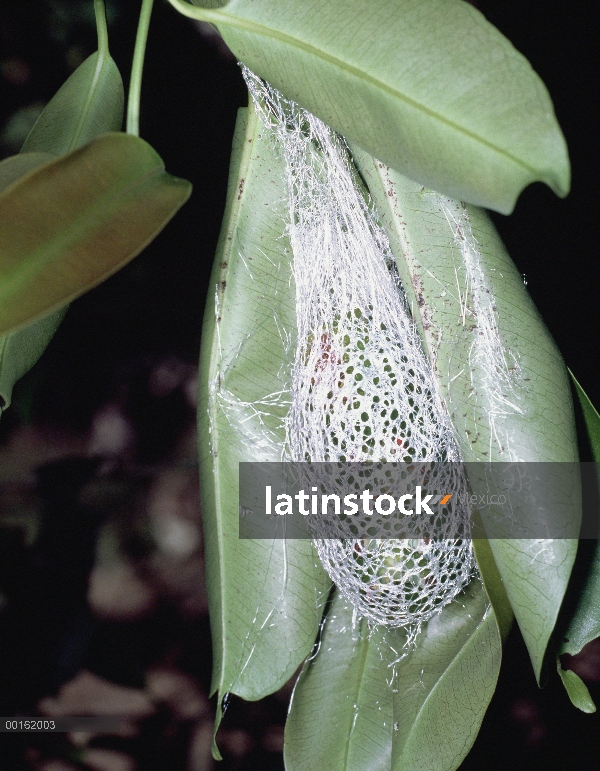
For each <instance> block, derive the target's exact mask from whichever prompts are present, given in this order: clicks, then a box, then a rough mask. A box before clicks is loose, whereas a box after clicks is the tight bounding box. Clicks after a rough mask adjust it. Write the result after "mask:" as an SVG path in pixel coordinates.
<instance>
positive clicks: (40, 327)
mask: <svg viewBox="0 0 600 771" xmlns="http://www.w3.org/2000/svg"><path fill="white" fill-rule="evenodd" d="M51 158H52V156H51V155H49V154H48V153H23V154H21V155H13V156H11V157H10V158H6V159H5V160H3V161H2V163H0V194H1V193H2V192H3V191H4V190H5V189H6V188H8V187H10V185H12V184H13V183H14V182H16V181H17V180H18V179H20V178H21V177H24V176H25V175H26V174H28V173H29V172H30V171H33V170H34V169H35V168H37V167H38V166H40V165H41V164H42V163H46V162H47V161H48V160H50V159H51ZM63 316H64V310H63V309H61V310H58V311H55V312H54V313H52V314H50V315H49V316H46V318H44V319H41V320H40V321H38V322H36V323H34V324H31V325H30V326H28V327H25V329H21V330H20V331H18V332H15V333H13V334H10V335H3V336H0V413H2V412H3V411H4V410H5V409H7V407H8V406H9V405H10V400H11V396H12V389H13V386H14V384H15V383H16V382H17V380H18V379H19V378H20V377H22V376H23V375H24V374H25V373H26V372H27V371H28V370H29V369H30V368H31V367H32V366H33V365H34V364H35V362H36V361H37V360H38V359H39V357H40V356H41V355H42V353H43V351H44V349H45V347H46V346H47V345H48V342H49V341H50V340H51V339H52V336H53V335H54V333H55V332H56V329H57V327H58V325H59V324H60V322H61V319H62V317H63Z"/></svg>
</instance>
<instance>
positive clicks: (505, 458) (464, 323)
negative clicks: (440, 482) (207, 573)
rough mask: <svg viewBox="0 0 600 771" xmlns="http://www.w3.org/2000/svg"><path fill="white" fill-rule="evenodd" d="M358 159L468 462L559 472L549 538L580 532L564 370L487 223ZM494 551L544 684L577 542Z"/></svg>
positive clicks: (500, 543)
mask: <svg viewBox="0 0 600 771" xmlns="http://www.w3.org/2000/svg"><path fill="white" fill-rule="evenodd" d="M353 153H354V157H355V161H356V162H357V164H358V168H359V169H360V171H361V173H362V175H363V177H364V178H365V180H366V182H367V185H368V187H369V190H370V192H371V195H372V196H373V199H374V202H375V205H376V207H377V209H378V211H379V214H380V216H381V219H382V222H383V223H384V225H385V226H386V227H387V229H388V230H389V233H390V245H391V248H392V251H393V252H394V255H395V257H396V264H397V266H398V271H399V273H400V277H401V279H402V282H403V285H404V287H405V290H406V292H407V297H408V301H409V304H410V306H411V308H412V310H413V315H414V316H415V318H416V321H417V326H418V328H419V330H420V333H421V335H422V339H423V342H424V346H425V348H426V350H427V352H428V354H429V357H430V360H431V361H432V364H433V367H434V373H435V375H436V377H437V379H438V383H439V387H440V390H441V394H442V397H443V399H444V401H445V404H446V406H447V408H448V411H449V414H450V418H451V420H452V422H453V425H454V428H455V431H456V437H457V439H458V442H459V444H460V447H461V451H462V454H463V457H464V459H465V461H472V462H487V461H492V462H513V461H521V462H536V461H544V462H561V464H560V466H559V465H557V472H556V478H554V479H553V480H552V482H553V485H554V486H553V488H552V490H551V491H550V492H551V493H552V495H553V496H554V498H553V499H552V503H551V506H550V505H549V506H548V507H547V512H549V513H548V517H549V519H548V526H549V528H550V530H551V531H552V532H554V533H557V532H560V530H559V526H560V524H561V519H560V518H561V517H563V516H565V512H566V513H567V514H568V516H569V517H571V518H573V519H576V521H579V520H580V517H581V491H580V488H579V487H578V485H579V477H578V469H577V466H576V461H577V459H578V456H577V443H576V434H575V426H574V419H573V407H572V402H571V395H570V389H569V383H568V378H567V374H566V369H565V366H564V364H563V362H562V359H561V357H560V354H559V353H558V351H557V349H556V346H555V345H554V342H553V341H552V339H551V337H550V335H549V333H548V331H547V330H546V328H545V326H544V324H543V322H542V321H541V319H540V317H539V315H538V313H537V311H536V309H535V307H534V305H533V303H532V302H531V299H530V298H529V296H528V294H527V292H526V290H525V287H524V286H523V281H522V278H521V276H520V275H519V273H518V272H517V270H516V268H515V267H514V265H513V264H512V262H511V260H510V258H509V257H508V255H507V254H506V251H505V249H504V246H503V244H502V242H501V241H500V238H499V237H498V235H497V233H496V231H495V230H494V227H493V225H492V224H491V222H490V221H489V219H488V217H487V215H486V214H485V212H483V211H482V210H480V209H477V208H475V207H470V206H466V205H464V204H460V203H458V202H456V201H453V200H451V199H448V198H446V197H444V196H441V195H440V194H438V193H433V192H431V191H429V190H426V189H424V188H422V187H421V186H420V185H416V184H415V183H413V182H410V181H409V180H408V179H406V178H405V177H402V176H401V175H400V174H397V173H396V172H393V171H391V170H390V169H388V168H387V167H386V166H385V165H384V164H382V163H380V162H378V161H376V160H375V159H373V158H371V157H370V156H368V155H367V154H366V153H364V152H362V151H361V150H359V149H358V148H353ZM470 481H471V484H472V485H473V484H474V481H477V480H474V479H472V478H471V479H470ZM545 494H546V495H547V494H548V493H547V492H546V493H545ZM554 499H555V500H554ZM552 507H553V508H552ZM520 516H522V522H520V523H519V524H520V525H521V526H522V527H524V528H525V529H526V528H527V522H528V521H529V519H531V518H532V517H531V513H530V512H528V511H527V509H526V508H524V509H523V510H521V512H520ZM489 544H490V547H491V550H492V552H493V555H494V560H495V562H496V564H497V567H498V571H499V573H500V576H501V578H502V582H503V585H504V589H505V590H506V593H507V595H508V598H509V600H510V603H511V605H512V608H513V611H514V613H515V616H516V618H517V621H518V623H519V626H520V628H521V631H522V633H523V637H524V639H525V642H526V644H527V647H528V649H529V653H530V656H531V660H532V663H533V666H534V669H535V672H536V675H537V677H538V678H539V676H540V672H541V668H542V663H543V659H544V655H545V652H546V648H547V645H548V640H549V637H550V634H551V633H552V630H553V628H554V625H555V623H556V618H557V615H558V611H559V608H560V605H561V602H562V599H563V596H564V593H565V589H566V586H567V582H568V580H569V576H570V573H571V568H572V566H573V562H574V559H575V554H576V551H577V541H576V540H574V539H573V538H571V539H567V538H562V539H559V538H554V539H540V538H529V539H525V538H523V539H512V540H507V539H500V538H490V541H489Z"/></svg>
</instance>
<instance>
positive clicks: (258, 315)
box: [198, 110, 330, 720]
mask: <svg viewBox="0 0 600 771" xmlns="http://www.w3.org/2000/svg"><path fill="white" fill-rule="evenodd" d="M263 133H264V132H263ZM285 201H286V186H285V162H284V160H283V158H281V157H279V156H278V155H276V154H275V153H274V149H273V147H272V145H271V144H270V143H269V141H268V140H267V137H265V136H263V134H262V133H261V129H260V124H259V121H258V119H257V117H256V115H255V113H254V112H253V111H250V112H249V113H247V112H246V111H245V110H244V111H240V117H239V119H238V126H237V128H236V134H235V142H234V149H233V156H232V164H231V173H230V179H229V193H228V200H227V206H226V212H225V218H224V221H223V228H222V231H221V237H220V241H219V245H218V249H217V256H216V262H215V269H214V273H213V276H212V279H211V287H212V289H211V291H210V292H209V300H208V303H207V309H206V315H205V320H204V325H203V335H202V352H201V363H200V372H201V374H200V383H201V386H200V394H199V397H200V402H199V409H198V415H199V441H200V450H199V454H200V463H201V483H202V502H203V511H204V526H205V532H206V555H207V571H206V573H207V587H208V595H209V605H210V615H211V628H212V633H213V655H214V670H213V685H212V689H213V691H218V692H219V702H220V701H221V700H222V699H223V697H224V696H225V695H226V694H227V693H228V692H231V693H234V694H237V695H239V696H242V697H243V698H245V699H260V698H262V697H263V696H265V695H267V694H269V693H272V692H273V691H275V690H277V689H278V688H280V687H281V686H282V685H283V684H284V683H285V682H286V681H287V680H288V679H289V678H290V677H291V676H292V674H293V673H294V671H295V670H296V669H297V667H298V666H299V665H300V664H301V663H302V661H303V659H304V658H305V657H306V656H307V654H308V653H309V651H310V649H311V646H312V644H313V642H314V640H315V637H316V635H317V631H318V627H319V623H320V619H321V614H322V612H323V605H324V600H325V598H326V595H327V592H328V590H329V587H330V582H329V579H328V578H327V576H326V574H325V572H324V571H323V569H322V567H321V565H320V563H319V560H318V557H317V555H316V553H315V551H314V547H313V545H312V542H311V541H308V540H304V541H301V540H242V539H240V538H239V503H238V501H239V498H238V464H239V463H240V462H241V461H280V460H282V452H283V442H284V439H285V430H284V426H283V419H284V417H285V415H286V414H287V411H288V408H289V393H288V392H289V388H290V376H291V362H292V361H293V355H294V352H293V349H290V345H291V336H293V332H294V330H295V325H296V316H295V308H296V304H295V292H294V284H293V279H292V275H291V266H290V246H289V242H288V239H287V237H286V235H285V215H286V207H285ZM219 719H220V714H219V715H218V720H219Z"/></svg>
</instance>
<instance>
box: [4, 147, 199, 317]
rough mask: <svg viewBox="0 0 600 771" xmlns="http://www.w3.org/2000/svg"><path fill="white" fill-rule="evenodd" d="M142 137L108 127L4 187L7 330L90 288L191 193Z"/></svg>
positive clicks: (132, 252) (129, 256)
mask: <svg viewBox="0 0 600 771" xmlns="http://www.w3.org/2000/svg"><path fill="white" fill-rule="evenodd" d="M190 190H191V185H190V184H189V182H186V181H185V180H181V179H177V178H175V177H172V176H170V175H169V174H167V173H166V171H165V168H164V165H163V163H162V161H161V159H160V157H159V156H158V155H157V154H156V152H155V151H154V150H153V149H152V148H151V147H150V145H148V144H147V143H146V142H144V141H143V140H141V139H139V138H138V137H133V136H129V135H126V134H104V135H103V136H101V137H98V138H97V139H95V140H93V141H92V142H90V143H89V144H88V145H85V146H84V147H82V148H79V149H77V150H74V151H73V152H71V153H69V154H68V155H65V156H62V157H60V158H57V159H55V160H53V161H50V162H49V163H46V164H44V165H43V166H41V167H39V168H38V169H36V170H34V171H33V172H31V173H30V174H28V175H27V176H26V177H24V178H23V179H21V180H19V181H18V182H16V183H15V184H13V185H12V186H11V187H10V188H8V189H7V190H5V192H4V193H3V194H2V195H1V196H0V332H8V331H12V330H14V329H16V328H18V327H21V326H23V325H25V324H27V323H29V322H31V321H34V320H35V319H37V318H39V317H41V316H43V315H45V314H47V313H49V312H50V311H53V310H55V309H56V308H58V307H60V306H61V305H64V304H65V303H67V302H69V301H70V300H72V299H73V298H75V297H77V296H79V295H81V294H83V292H85V291H87V290H88V289H91V288H92V287H93V286H95V285H96V284H98V283H100V282H101V281H102V280H104V279H105V278H107V277H108V276H110V275H111V274H112V273H114V272H115V271H116V270H118V269H119V268H120V267H122V266H123V265H124V264H125V263H127V262H128V261H129V260H131V259H132V258H133V257H135V255H136V254H138V253H139V252H140V251H141V250H142V249H143V248H144V246H146V244H147V243H148V242H149V241H151V240H152V238H154V236H155V235H156V234H157V233H158V232H159V231H160V230H162V228H163V227H164V226H165V225H166V223H167V222H168V221H169V220H170V219H171V217H172V216H173V215H174V214H175V212H176V211H177V210H178V209H179V207H180V206H181V205H182V204H183V203H185V201H186V200H187V198H188V197H189V195H190Z"/></svg>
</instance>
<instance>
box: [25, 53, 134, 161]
mask: <svg viewBox="0 0 600 771" xmlns="http://www.w3.org/2000/svg"><path fill="white" fill-rule="evenodd" d="M123 99H124V97H123V82H122V80H121V75H120V74H119V70H118V69H117V65H116V64H115V63H114V61H113V60H112V59H111V57H110V55H109V54H108V51H106V52H101V51H96V53H93V54H92V55H91V56H89V57H88V58H87V59H86V60H85V61H84V62H83V64H81V65H80V66H79V67H78V68H77V69H76V70H75V72H74V73H73V74H72V75H71V76H70V77H69V79H68V80H67V81H66V82H65V83H64V84H63V85H62V86H61V88H60V89H59V90H58V91H57V92H56V94H55V95H54V97H53V98H52V100H51V101H50V102H49V103H48V105H47V106H46V109H45V110H44V111H43V112H42V114H41V115H40V117H39V118H38V120H37V121H36V124H35V126H34V127H33V128H32V129H31V132H30V133H29V136H28V137H27V139H26V140H25V143H24V145H23V148H22V150H21V152H24V153H26V152H31V151H36V152H47V153H52V154H53V155H63V154H65V153H68V152H70V151H71V150H74V149H75V148H76V147H80V146H81V145H84V144H87V143H88V142H90V141H91V140H92V139H94V137H96V136H98V135H99V134H105V133H106V132H108V131H120V130H121V125H122V123H123Z"/></svg>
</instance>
